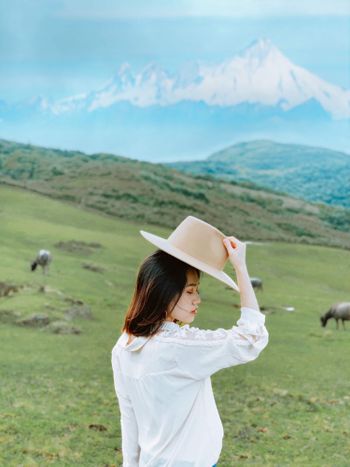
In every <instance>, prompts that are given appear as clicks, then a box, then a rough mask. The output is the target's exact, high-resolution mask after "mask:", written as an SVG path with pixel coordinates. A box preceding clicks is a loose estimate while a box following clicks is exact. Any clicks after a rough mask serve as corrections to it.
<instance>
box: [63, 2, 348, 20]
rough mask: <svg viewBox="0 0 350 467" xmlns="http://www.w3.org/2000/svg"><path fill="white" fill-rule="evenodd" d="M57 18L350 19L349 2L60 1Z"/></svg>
mask: <svg viewBox="0 0 350 467" xmlns="http://www.w3.org/2000/svg"><path fill="white" fill-rule="evenodd" d="M58 5H59V3H57V4H56V7H57V9H56V13H55V16H60V17H65V18H76V19H79V18H81V19H122V18H125V19H132V18H135V19H137V18H176V17H203V16H204V17H210V16H213V17H256V16H290V15H292V16H327V15H335V16H344V15H345V16H349V15H350V2H349V1H348V0H333V1H331V2H330V1H329V0H307V1H305V0H294V1H290V0H264V1H262V0H176V1H175V0H168V1H167V2H164V1H162V0H148V1H147V2H145V1H144V0H134V1H133V2H127V1H115V0H88V1H87V0H76V1H75V2H72V1H68V0H61V2H60V7H58Z"/></svg>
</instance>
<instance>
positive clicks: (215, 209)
mask: <svg viewBox="0 0 350 467" xmlns="http://www.w3.org/2000/svg"><path fill="white" fill-rule="evenodd" d="M0 183H3V184H7V185H14V186H18V187H22V188H25V189H27V190H30V191H34V192H38V193H41V194H44V195H47V196H50V197H52V198H56V199H60V200H64V201H68V202H71V203H74V204H76V205H78V206H80V207H81V208H83V209H94V210H97V211H100V212H103V213H105V214H107V215H112V216H116V217H118V218H123V219H127V220H132V221H136V222H147V223H150V224H154V225H160V226H165V227H170V228H174V227H175V226H176V225H177V224H178V223H179V222H180V221H181V220H182V219H183V218H184V217H185V216H187V215H189V214H191V215H195V216H197V217H199V218H202V219H203V220H206V221H208V222H210V223H212V224H214V225H216V226H217V227H218V228H219V229H221V230H222V231H223V232H225V233H226V234H227V235H228V234H233V235H236V236H238V237H241V238H243V239H245V240H281V241H286V242H304V243H311V244H323V245H333V246H338V247H343V248H349V247H350V234H349V232H348V230H349V226H350V212H349V211H347V210H344V209H340V208H332V207H329V206H326V205H323V204H312V203H307V202H304V201H303V200H300V199H296V198H292V197H290V196H286V195H283V194H278V193H274V192H272V191H268V190H262V189H261V187H259V186H255V185H253V184H251V183H248V184H238V183H236V182H234V181H227V182H225V181H222V180H216V179H215V178H213V177H212V176H202V175H201V176H192V175H189V174H185V173H182V172H179V171H177V170H175V169H173V168H169V167H166V166H164V165H162V164H151V163H148V162H140V161H137V160H133V159H128V158H124V157H120V156H114V155H112V154H93V155H86V154H84V153H81V152H77V151H63V150H57V149H47V148H42V147H37V146H32V145H24V144H19V143H13V142H9V141H5V140H0Z"/></svg>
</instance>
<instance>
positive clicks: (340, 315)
mask: <svg viewBox="0 0 350 467" xmlns="http://www.w3.org/2000/svg"><path fill="white" fill-rule="evenodd" d="M330 318H334V319H335V320H336V322H337V329H339V323H338V320H339V319H341V320H342V322H343V328H344V329H345V323H344V321H350V302H340V303H335V304H333V305H332V306H331V307H330V309H329V310H328V311H327V313H325V314H324V315H323V316H321V317H320V320H321V325H322V326H323V327H326V325H327V321H328V320H329V319H330Z"/></svg>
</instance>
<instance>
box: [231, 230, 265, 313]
mask: <svg viewBox="0 0 350 467" xmlns="http://www.w3.org/2000/svg"><path fill="white" fill-rule="evenodd" d="M223 242H224V245H225V247H226V250H227V253H228V255H229V260H230V262H231V264H232V266H233V267H234V268H235V271H236V276H237V285H238V287H239V291H240V295H241V307H248V308H253V309H254V310H258V311H259V310H260V309H259V304H258V301H257V299H256V296H255V292H254V289H253V286H252V284H251V281H250V277H249V274H248V269H247V265H246V261H245V250H246V244H245V243H244V242H241V241H240V240H238V238H236V237H233V236H231V237H226V238H224V239H223Z"/></svg>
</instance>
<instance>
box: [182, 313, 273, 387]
mask: <svg viewBox="0 0 350 467" xmlns="http://www.w3.org/2000/svg"><path fill="white" fill-rule="evenodd" d="M268 339H269V335H268V331H267V329H266V327H265V315H263V314H262V313H261V312H260V311H258V310H255V309H252V308H247V307H242V308H241V316H240V318H239V320H238V321H237V325H234V326H233V327H232V328H231V329H223V328H218V329H215V330H209V329H208V330H206V329H199V328H195V327H190V326H189V325H187V324H186V325H185V326H183V328H182V329H181V330H180V334H179V335H178V336H177V337H175V338H174V343H176V344H177V345H176V353H175V355H176V357H175V358H176V361H177V365H178V367H179V369H180V370H181V372H183V373H184V374H186V375H187V376H188V377H190V378H193V379H203V378H206V377H208V376H210V375H212V374H214V373H216V372H217V371H219V370H221V369H223V368H228V367H231V366H235V365H240V364H242V363H247V362H250V361H252V360H255V359H256V358H257V357H258V356H259V354H260V352H261V351H262V350H263V349H264V348H265V347H266V345H267V343H268Z"/></svg>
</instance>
